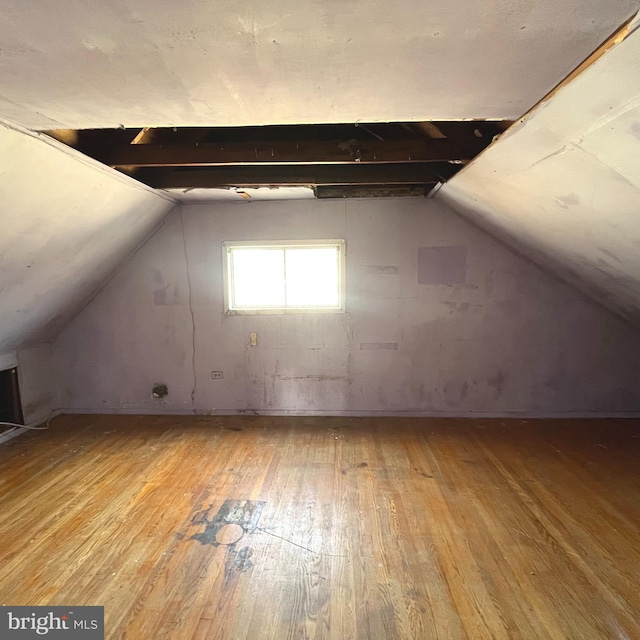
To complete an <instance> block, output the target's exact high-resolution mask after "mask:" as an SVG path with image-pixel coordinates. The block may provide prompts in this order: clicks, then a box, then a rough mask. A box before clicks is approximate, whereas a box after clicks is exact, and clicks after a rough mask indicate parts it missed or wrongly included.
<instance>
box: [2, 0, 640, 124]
mask: <svg viewBox="0 0 640 640" xmlns="http://www.w3.org/2000/svg"><path fill="white" fill-rule="evenodd" d="M636 6H637V2H636V0H607V2H603V0H561V1H558V0H482V1H480V0H458V1H457V2H452V1H451V0H431V1H430V2H425V1H424V0H405V1H404V2H392V1H391V0H387V1H382V0H277V1H276V2H265V1H264V0H244V1H243V2H238V1H237V0H218V1H216V2H212V1H211V0H191V1H190V2H158V1H157V0H128V1H127V0H100V1H98V0H58V1H57V2H55V3H43V2H41V1H36V0H5V2H3V6H2V20H0V43H1V44H0V116H2V117H4V118H7V119H10V120H12V121H15V122H17V123H20V124H22V125H24V126H26V127H28V128H34V129H44V128H53V127H70V128H88V127H116V126H119V125H125V126H142V125H151V126H172V125H182V126H187V125H209V126H212V125H248V124H274V123H324V122H355V121H358V120H359V121H391V120H396V121H400V120H406V121H416V120H430V119H461V118H488V119H505V118H506V119H513V118H518V117H520V116H521V115H522V114H523V113H524V112H525V111H527V110H528V109H529V108H530V107H531V106H532V105H533V104H535V103H536V102H537V101H538V100H539V99H540V98H541V97H542V96H544V95H545V94H546V93H547V92H548V91H549V90H550V89H551V88H552V87H553V86H554V85H555V84H556V83H557V82H559V81H560V80H561V79H562V78H563V77H564V76H566V74H567V73H568V72H569V71H570V70H571V69H572V68H573V67H574V66H576V65H577V64H578V63H579V62H581V61H582V60H583V59H584V58H585V57H586V56H587V55H589V54H590V53H591V52H592V51H593V50H594V49H595V48H596V47H597V46H598V45H599V44H600V43H601V42H602V41H603V40H604V39H606V38H607V37H608V36H609V35H610V34H611V32H613V31H614V30H615V29H616V28H617V27H619V26H620V24H621V23H622V22H623V21H624V20H626V19H627V18H628V17H629V16H630V15H631V14H632V13H633V11H634V9H635V8H636Z"/></svg>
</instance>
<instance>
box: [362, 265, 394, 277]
mask: <svg viewBox="0 0 640 640" xmlns="http://www.w3.org/2000/svg"><path fill="white" fill-rule="evenodd" d="M362 273H366V274H369V275H376V276H377V275H383V276H395V275H398V267H395V266H392V265H383V264H382V265H381V264H365V265H362Z"/></svg>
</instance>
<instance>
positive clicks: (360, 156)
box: [94, 137, 488, 167]
mask: <svg viewBox="0 0 640 640" xmlns="http://www.w3.org/2000/svg"><path fill="white" fill-rule="evenodd" d="M487 142H488V141H482V140H478V139H477V138H473V137H469V138H468V139H466V140H449V139H446V138H441V139H435V140H426V139H425V140H421V139H416V140H369V141H362V140H344V141H338V140H326V141H324V140H310V141H300V142H289V141H276V142H271V143H255V144H254V143H250V142H235V143H226V144H219V143H202V144H197V145H185V144H176V145H157V144H129V145H119V146H117V147H114V148H107V149H104V150H103V151H102V152H97V153H96V154H95V156H94V157H96V159H98V160H100V161H101V162H103V163H104V164H107V165H110V166H112V167H120V166H137V167H215V166H225V165H235V164H240V165H261V164H292V163H306V164H325V163H335V164H341V163H345V164H348V163H352V162H359V163H361V164H367V163H391V162H446V161H449V160H454V161H467V160H470V159H472V158H473V157H474V156H475V155H477V154H478V153H479V152H480V151H481V150H482V149H483V148H484V147H485V146H486V144H487Z"/></svg>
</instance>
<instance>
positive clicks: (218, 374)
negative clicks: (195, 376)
mask: <svg viewBox="0 0 640 640" xmlns="http://www.w3.org/2000/svg"><path fill="white" fill-rule="evenodd" d="M211 377H212V378H213V379H214V380H221V379H222V378H224V376H223V375H222V371H212V372H211Z"/></svg>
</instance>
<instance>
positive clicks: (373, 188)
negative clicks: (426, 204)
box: [315, 184, 434, 199]
mask: <svg viewBox="0 0 640 640" xmlns="http://www.w3.org/2000/svg"><path fill="white" fill-rule="evenodd" d="M433 187H434V185H432V184H420V185H413V184H406V185H405V184H374V185H367V184H364V185H351V184H350V185H320V186H318V187H315V194H316V198H319V199H325V198H406V197H414V198H415V197H421V198H424V197H425V196H426V194H427V193H429V191H431V189H432V188H433Z"/></svg>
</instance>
